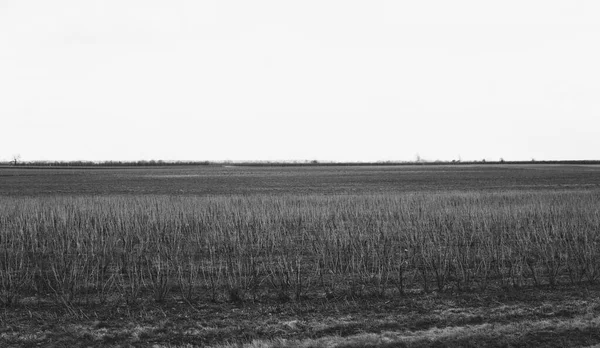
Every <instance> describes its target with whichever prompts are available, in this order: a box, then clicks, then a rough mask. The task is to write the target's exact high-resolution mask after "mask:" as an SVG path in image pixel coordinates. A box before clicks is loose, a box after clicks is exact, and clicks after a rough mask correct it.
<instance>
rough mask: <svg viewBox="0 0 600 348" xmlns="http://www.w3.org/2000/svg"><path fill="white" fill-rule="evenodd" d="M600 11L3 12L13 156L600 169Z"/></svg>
mask: <svg viewBox="0 0 600 348" xmlns="http://www.w3.org/2000/svg"><path fill="white" fill-rule="evenodd" d="M599 62H600V1H596V0H590V1H576V0H565V1H554V0H539V1H527V0H517V1H510V0H509V1H507V0H503V1H481V0H473V1H456V0H455V1H447V0H437V1H434V0H432V1H427V0H419V1H400V0H395V1H373V0H370V1H367V0H365V1H349V0H340V1H327V0H317V1H310V0H302V1H285V0H273V1H254V0H253V1H247V0H240V1H226V0H217V1H197V0H190V1H184V0H164V1H155V0H97V1H92V0H53V1H47V0H0V132H1V133H0V160H6V159H9V158H11V157H12V156H13V155H14V154H20V155H21V157H22V159H23V160H138V159H146V160H148V159H164V160H304V159H309V160H312V159H317V160H337V161H352V160H356V161H378V160H413V159H415V157H416V156H417V154H418V155H420V156H421V157H422V158H425V159H429V160H436V159H440V160H452V159H458V158H459V156H460V158H462V159H463V160H472V159H482V158H486V159H488V160H497V159H499V158H500V157H503V158H505V159H506V160H530V159H531V158H535V159H540V160H541V159H600V63H599Z"/></svg>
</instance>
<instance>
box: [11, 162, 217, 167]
mask: <svg viewBox="0 0 600 348" xmlns="http://www.w3.org/2000/svg"><path fill="white" fill-rule="evenodd" d="M209 164H210V162H209V161H162V160H150V161H28V162H25V161H22V162H17V163H15V162H13V161H10V162H0V165H9V166H19V167H156V166H199V165H209Z"/></svg>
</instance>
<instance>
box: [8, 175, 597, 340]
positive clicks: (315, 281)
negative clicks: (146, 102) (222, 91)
mask: <svg viewBox="0 0 600 348" xmlns="http://www.w3.org/2000/svg"><path fill="white" fill-rule="evenodd" d="M599 283H600V166H591V165H588V166H585V165H577V166H575V165H568V166H567V165H491V166H490V165H461V166H422V165H419V166H392V167H387V166H373V167H331V166H328V167H316V166H311V167H241V166H240V167H231V166H198V167H154V168H148V167H143V168H122V167H119V168H89V169H82V168H58V169H57V168H51V169H50V168H23V167H16V168H14V167H2V168H0V305H2V306H3V307H4V310H3V311H1V312H0V346H3V347H4V346H15V347H20V346H53V345H56V346H73V345H80V346H110V345H113V346H123V345H125V346H126V345H129V344H132V345H139V346H153V345H156V346H158V347H195V346H208V345H211V346H216V347H237V346H242V345H243V344H245V346H246V347H321V346H328V347H329V346H339V347H381V346H383V347H427V346H431V345H433V346H455V347H479V346H493V347H513V346H553V347H564V346H591V345H593V344H597V343H600V301H599V300H598V296H599V294H600V287H599V286H598V284H599Z"/></svg>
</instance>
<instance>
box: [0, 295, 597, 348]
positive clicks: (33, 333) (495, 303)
mask: <svg viewBox="0 0 600 348" xmlns="http://www.w3.org/2000/svg"><path fill="white" fill-rule="evenodd" d="M0 318H1V319H0V320H1V321H0V327H2V329H1V330H0V346H3V347H34V346H48V347H52V346H74V347H75V346H86V347H94V346H95V347H104V346H111V347H118V346H121V347H123V346H140V347H145V346H153V347H205V346H210V347H222V348H225V347H228V348H229V347H431V346H440V347H441V346H443V347H481V346H486V347H530V346H543V347H584V346H591V345H594V344H598V343H600V288H597V287H596V288H582V287H560V288H557V289H530V290H527V291H520V292H488V293H486V294H468V293H460V294H459V293H454V294H450V293H447V294H439V293H431V294H427V295H418V296H416V295H415V296H406V297H403V298H388V299H377V298H363V299H360V300H352V299H338V300H332V301H324V302H323V301H302V302H293V303H285V304H281V303H277V302H262V303H245V304H238V305H235V304H231V303H225V302H224V303H214V304H206V305H197V306H190V305H189V304H182V303H178V302H177V301H171V302H168V303H163V304H156V303H154V302H150V303H146V304H142V305H140V306H138V307H135V308H134V307H125V306H119V307H116V308H110V307H107V306H87V307H86V306H76V307H72V308H71V309H70V310H66V309H65V308H64V307H62V306H57V305H52V304H49V303H48V304H36V305H33V304H22V305H21V306H19V307H16V308H12V309H11V310H5V311H4V312H3V313H2V315H1V316H0Z"/></svg>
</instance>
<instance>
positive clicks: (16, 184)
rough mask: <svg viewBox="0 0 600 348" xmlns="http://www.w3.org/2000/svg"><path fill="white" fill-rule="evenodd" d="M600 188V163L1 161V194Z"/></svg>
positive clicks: (277, 193) (267, 192) (370, 191)
mask: <svg viewBox="0 0 600 348" xmlns="http://www.w3.org/2000/svg"><path fill="white" fill-rule="evenodd" d="M598 188H600V165H461V166H426V165H415V166H372V167H347V166H344V167H331V166H323V167H318V166H316V167H315V166H310V167H243V166H220V165H219V166H195V167H141V168H140V167H130V168H127V167H125V168H123V167H116V168H115V167H113V168H90V169H81V168H77V167H74V168H62V169H57V168H23V167H0V195H10V196H42V195H87V194H100V195H110V194H141V195H147V194H168V195H209V194H210V195H232V194H270V195H281V194H349V193H352V194H356V193H369V194H373V193H384V192H431V191H454V190H459V191H465V190H469V191H471V190H482V191H490V190H573V189H582V190H590V189H598Z"/></svg>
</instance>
